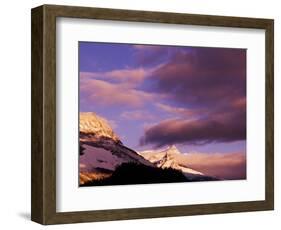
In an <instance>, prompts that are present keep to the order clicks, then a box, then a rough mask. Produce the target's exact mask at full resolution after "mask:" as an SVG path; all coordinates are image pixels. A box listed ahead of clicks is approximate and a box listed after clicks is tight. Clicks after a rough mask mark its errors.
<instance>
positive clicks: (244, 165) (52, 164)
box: [31, 5, 274, 224]
mask: <svg viewBox="0 0 281 230" xmlns="http://www.w3.org/2000/svg"><path fill="white" fill-rule="evenodd" d="M273 28H274V26H273V20H272V19H258V18H240V17H225V16H210V15H194V14H179V13H164V12H147V11H129V10H116V9H102V8H88V7H73V6H57V5H43V6H39V7H37V8H34V9H32V189H31V190H32V205H31V208H32V210H31V219H32V220H33V221H35V222H38V223H41V224H61V223H76V222H90V221H109V220H123V219H138V218H154V217H169V216H184V215H199V214H214V213H229V212H243V211H259V210H273V208H274V98H273V95H274V92H273V88H274V83H273V60H274V50H273V48H274V43H273V38H274V36H273Z"/></svg>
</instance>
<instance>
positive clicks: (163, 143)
mask: <svg viewBox="0 0 281 230" xmlns="http://www.w3.org/2000/svg"><path fill="white" fill-rule="evenodd" d="M79 80H80V112H95V113H96V114H98V115H100V116H102V117H104V118H106V119H107V120H108V121H109V123H110V124H111V126H112V127H113V129H114V131H115V132H116V133H117V135H118V136H119V137H120V139H121V141H122V142H123V143H124V145H126V146H128V147H130V148H132V149H134V150H136V151H143V150H150V149H159V148H160V149H161V148H165V147H167V146H170V145H173V144H174V145H176V146H177V148H178V149H179V150H180V151H181V152H183V153H192V154H194V153H200V154H202V153H203V154H209V155H211V154H216V156H217V154H230V155H229V156H233V155H234V156H235V153H237V154H239V156H241V154H244V155H245V153H246V50H245V49H231V48H208V47H183V46H159V45H136V44H115V43H95V42H79Z"/></svg>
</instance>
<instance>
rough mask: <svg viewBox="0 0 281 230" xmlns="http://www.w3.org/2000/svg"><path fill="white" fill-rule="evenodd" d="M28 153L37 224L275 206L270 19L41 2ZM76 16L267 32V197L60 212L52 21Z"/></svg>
mask: <svg viewBox="0 0 281 230" xmlns="http://www.w3.org/2000/svg"><path fill="white" fill-rule="evenodd" d="M31 17H32V18H31V19H32V20H31V21H32V32H31V33H32V50H31V53H32V73H31V75H32V76H31V77H32V92H31V95H32V98H31V100H32V111H31V112H32V157H31V164H32V167H31V174H32V175H31V176H32V178H31V182H32V183H31V219H32V221H35V222H37V223H40V224H44V225H46V224H66V223H78V222H93V221H110V220H126V219H140V218H157V217H171V216H187V215H203V214H216V213H232V212H246V211H262V210H273V209H274V74H273V70H274V21H273V20H272V19H259V18H242V17H228V16H211V15H195V14H180V13H167V12H148V11H132V10H119V9H118V10H117V9H104V8H91V7H76V6H59V5H43V6H39V7H36V8H34V9H32V13H31ZM57 18H79V19H95V20H111V21H126V22H145V23H161V24H162V25H164V26H165V25H170V24H172V25H173V24H177V25H191V26H207V27H226V28H229V27H231V28H246V29H261V30H265V73H264V76H265V86H264V87H265V94H266V98H265V102H266V103H265V187H264V189H265V199H264V200H251V201H240V202H239V201H238V202H222V203H203V204H192V205H171V206H159V207H155V206H154V207H153V206H152V207H136V208H121V209H104V210H95V209H94V207H93V211H69V212H58V211H57V208H56V204H57V195H56V188H57V180H56V173H57V167H58V166H57V156H56V151H57V150H56V146H57V143H56V141H57V139H56V135H57V133H56V132H57V131H56V127H57V124H58V123H57V122H58V121H57V119H56V114H57V111H56V97H57V85H56V68H57V66H56V63H57V56H56V51H57V48H58V47H57V43H56V29H57V27H56V20H57Z"/></svg>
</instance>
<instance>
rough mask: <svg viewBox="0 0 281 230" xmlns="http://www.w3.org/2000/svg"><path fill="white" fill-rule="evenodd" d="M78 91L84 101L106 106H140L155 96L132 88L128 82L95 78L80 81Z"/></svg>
mask: <svg viewBox="0 0 281 230" xmlns="http://www.w3.org/2000/svg"><path fill="white" fill-rule="evenodd" d="M80 92H81V94H82V95H83V97H84V101H87V102H91V103H97V104H100V105H106V106H112V105H125V106H130V107H141V106H142V105H143V104H144V102H146V101H149V100H152V99H153V98H154V97H155V95H154V94H152V93H147V92H144V91H141V90H137V89H134V88H132V85H130V84H129V83H118V84H114V83H110V82H106V81H102V80H96V79H90V80H87V81H82V82H81V85H80ZM85 97H86V99H85Z"/></svg>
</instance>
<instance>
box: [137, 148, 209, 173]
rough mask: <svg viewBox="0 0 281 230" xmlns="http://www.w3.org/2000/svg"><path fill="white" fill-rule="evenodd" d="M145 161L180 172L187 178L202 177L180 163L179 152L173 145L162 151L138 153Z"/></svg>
mask: <svg viewBox="0 0 281 230" xmlns="http://www.w3.org/2000/svg"><path fill="white" fill-rule="evenodd" d="M139 154H140V155H141V156H143V157H144V158H145V159H147V160H149V161H150V162H151V163H153V164H154V165H156V166H157V167H160V168H173V169H176V170H179V171H181V172H182V173H183V174H184V175H185V176H187V177H188V178H190V177H198V176H204V174H203V173H201V172H199V171H196V170H193V169H191V168H188V167H186V166H184V165H181V163H180V155H181V152H180V151H179V150H178V149H177V147H176V146H175V145H172V146H169V147H168V148H166V149H164V150H150V151H143V152H140V153H139Z"/></svg>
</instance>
